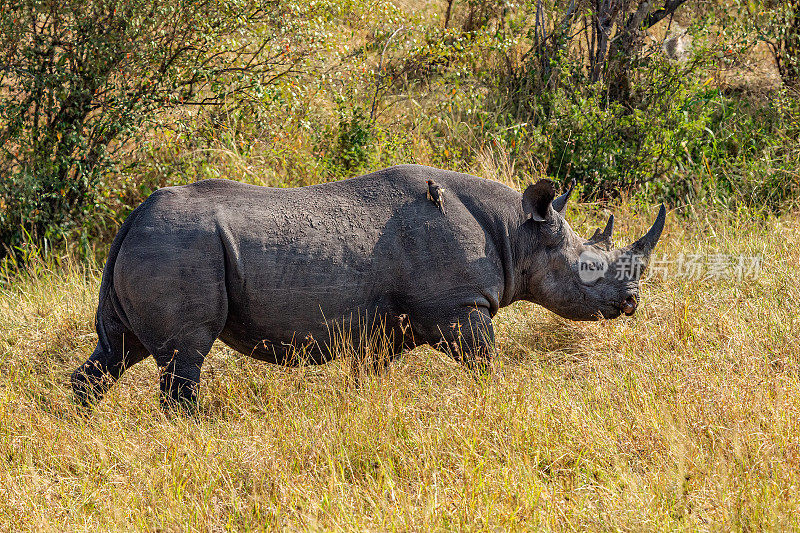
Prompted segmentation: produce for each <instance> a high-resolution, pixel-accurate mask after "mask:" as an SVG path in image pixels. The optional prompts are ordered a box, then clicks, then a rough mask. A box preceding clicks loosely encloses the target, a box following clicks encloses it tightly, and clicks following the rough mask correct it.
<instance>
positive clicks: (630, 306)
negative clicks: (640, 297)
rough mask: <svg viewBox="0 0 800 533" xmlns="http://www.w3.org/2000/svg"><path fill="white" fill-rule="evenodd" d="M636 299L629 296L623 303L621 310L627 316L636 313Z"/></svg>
mask: <svg viewBox="0 0 800 533" xmlns="http://www.w3.org/2000/svg"><path fill="white" fill-rule="evenodd" d="M636 305H637V302H636V297H635V296H628V297H627V298H625V301H624V302H622V305H621V306H620V309H621V310H622V312H623V313H625V314H626V315H632V314H633V312H634V311H636Z"/></svg>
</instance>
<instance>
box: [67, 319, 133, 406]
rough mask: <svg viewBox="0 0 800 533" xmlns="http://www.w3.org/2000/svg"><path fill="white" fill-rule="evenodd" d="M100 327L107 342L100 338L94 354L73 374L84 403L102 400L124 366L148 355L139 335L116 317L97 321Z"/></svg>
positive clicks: (76, 393) (126, 367) (78, 400)
mask: <svg viewBox="0 0 800 533" xmlns="http://www.w3.org/2000/svg"><path fill="white" fill-rule="evenodd" d="M97 328H98V333H101V338H103V337H102V336H103V335H104V336H105V339H107V345H106V346H104V343H103V342H102V340H101V341H99V342H98V343H97V347H96V348H95V349H94V352H93V353H92V355H91V357H89V359H88V360H86V362H85V363H83V364H82V365H81V366H80V367H78V368H77V369H76V370H75V371H74V372H73V373H72V376H71V382H72V390H73V393H74V394H75V399H76V400H77V402H78V403H79V404H81V405H83V406H85V407H88V406H90V405H92V404H94V403H96V402H98V401H100V400H101V399H102V397H103V395H104V394H105V393H106V392H107V391H108V389H109V388H111V386H112V385H113V384H114V383H116V382H117V380H118V379H119V378H120V377H121V376H122V374H123V372H125V370H127V369H128V368H130V367H131V366H133V365H135V364H136V363H138V362H139V361H141V360H143V359H144V358H146V357H147V356H148V355H149V354H148V351H147V349H146V348H145V347H144V346H142V343H141V342H139V339H137V338H136V336H135V335H133V334H132V333H131V332H129V331H127V330H126V329H125V327H124V326H123V325H122V324H121V323H120V322H119V321H118V320H115V317H113V316H109V317H105V320H103V321H98V325H97ZM101 328H102V332H101V331H100V329H101Z"/></svg>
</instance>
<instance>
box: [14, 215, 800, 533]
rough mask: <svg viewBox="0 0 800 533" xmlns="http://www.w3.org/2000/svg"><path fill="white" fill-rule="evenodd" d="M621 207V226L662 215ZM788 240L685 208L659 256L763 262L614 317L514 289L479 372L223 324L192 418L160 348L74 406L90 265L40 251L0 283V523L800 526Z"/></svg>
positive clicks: (88, 336) (589, 219)
mask: <svg viewBox="0 0 800 533" xmlns="http://www.w3.org/2000/svg"><path fill="white" fill-rule="evenodd" d="M613 211H614V212H615V214H616V215H617V218H618V221H619V224H618V228H619V229H618V232H619V235H617V241H618V243H625V242H630V239H631V238H633V237H634V236H636V235H640V234H641V233H642V231H643V230H644V229H645V228H646V226H647V225H648V222H650V221H651V220H652V214H653V213H652V211H649V210H646V209H641V208H639V209H637V208H636V207H635V206H634V205H633V204H632V203H630V202H627V203H623V204H621V205H618V206H616V207H614V208H613ZM599 215H600V210H599V208H597V207H596V206H580V207H578V208H576V209H573V210H572V211H571V213H570V215H569V218H570V220H571V221H572V223H573V226H574V227H575V228H576V229H578V230H579V231H580V232H582V233H585V234H589V233H590V229H591V228H592V227H594V226H596V225H598V224H599V223H600V222H601V220H600V216H599ZM798 240H800V216H798V215H797V214H791V215H786V216H784V217H781V218H777V219H776V218H770V219H767V220H760V219H757V218H755V217H753V216H752V215H749V214H747V213H745V212H742V213H740V214H738V215H733V214H730V213H728V212H722V211H720V212H710V213H706V212H701V211H699V210H698V211H695V212H689V213H684V214H683V215H680V216H679V215H677V214H675V213H672V214H671V215H670V217H669V219H668V225H667V229H666V231H665V233H664V236H663V237H662V242H660V243H659V247H658V249H657V254H661V253H663V254H667V255H668V256H669V257H672V258H674V257H676V256H677V255H678V254H679V253H681V252H684V253H703V254H705V253H715V252H718V253H725V254H744V255H747V256H750V255H756V254H762V255H763V258H764V265H763V270H762V272H761V275H760V277H759V278H758V279H757V280H755V281H743V282H738V281H736V280H720V281H714V280H708V281H692V280H687V279H683V278H678V277H675V276H671V277H668V278H667V279H666V280H661V279H657V280H651V281H649V282H648V283H646V284H645V285H644V287H643V301H642V305H641V307H640V309H639V311H637V313H636V315H635V316H634V317H632V318H622V319H618V320H615V321H609V322H602V323H573V322H569V321H565V320H562V319H559V318H557V317H555V316H554V315H552V314H551V313H549V312H547V311H545V310H543V309H541V308H538V307H536V306H533V305H525V304H515V305H514V306H512V307H510V308H506V309H504V310H502V311H501V313H500V314H499V315H498V317H497V318H496V320H495V322H496V325H497V327H496V329H497V333H498V346H499V348H500V356H499V357H498V359H497V361H496V363H495V369H494V372H493V374H492V376H491V378H490V379H488V380H485V381H483V382H479V381H475V380H474V379H473V378H472V377H471V376H470V375H468V374H467V373H466V372H465V371H464V370H463V369H462V368H461V367H459V366H458V365H456V364H455V363H453V362H452V361H450V360H449V359H447V358H446V357H445V356H443V355H440V354H438V353H437V352H433V351H431V350H429V349H425V348H421V349H417V350H415V351H414V352H412V353H410V354H408V355H407V356H405V357H404V358H403V359H402V360H400V361H399V362H397V363H395V364H394V365H393V366H392V368H391V370H390V371H389V372H388V374H386V375H385V376H383V377H382V378H369V379H367V380H366V382H364V383H363V385H362V386H361V387H360V388H355V387H354V386H353V385H352V380H351V379H349V376H348V372H347V370H346V368H347V366H346V365H343V364H340V363H333V364H329V365H326V366H322V367H315V368H301V369H293V370H292V369H284V368H280V367H275V366H270V365H267V364H263V363H259V362H257V361H254V360H250V359H248V358H247V357H244V356H241V355H238V354H236V353H234V352H232V351H231V350H229V349H228V348H226V347H224V346H222V345H219V346H216V347H215V348H214V350H213V352H212V354H211V356H210V357H209V358H208V360H207V362H206V365H205V366H204V372H203V377H202V384H201V409H200V414H199V415H198V416H197V417H196V418H183V417H180V416H168V415H165V414H164V412H162V411H161V409H160V408H159V406H158V400H157V369H156V367H155V364H154V362H153V361H152V359H148V360H146V361H145V362H143V363H140V364H139V365H137V366H135V367H134V368H132V369H131V370H129V371H128V373H126V374H125V376H124V377H123V379H122V380H121V382H120V383H119V384H117V386H115V387H114V388H113V389H112V391H111V392H110V393H109V395H108V396H107V397H106V398H105V399H104V400H103V402H102V403H101V404H100V405H99V406H98V407H97V409H96V410H95V411H94V412H92V413H91V414H88V415H83V414H81V413H80V411H79V410H78V409H77V408H76V407H75V406H74V405H73V404H72V401H71V395H70V390H69V386H68V376H69V373H70V372H71V371H72V370H73V369H74V368H75V367H76V366H77V365H78V364H79V363H81V362H82V361H83V360H84V359H85V358H86V357H87V356H88V354H89V353H90V352H91V350H92V349H93V347H94V344H95V341H96V336H95V334H94V331H93V326H92V320H93V313H94V306H95V299H96V293H97V287H98V285H99V273H98V272H97V270H95V269H85V268H83V267H80V266H79V265H77V264H76V263H75V262H74V261H64V262H63V264H62V265H61V266H60V267H58V268H53V269H49V268H47V266H46V265H43V264H36V263H35V262H34V263H33V264H32V266H31V267H30V272H21V273H18V274H17V275H16V277H15V278H14V279H13V280H8V279H7V280H6V283H5V284H3V285H0V287H1V288H0V530H8V531H81V530H87V531H99V530H134V529H135V530H147V531H220V530H232V531H252V530H274V529H289V530H302V531H306V530H348V531H349V530H381V531H383V530H400V531H427V530H467V531H469V530H540V529H546V530H620V529H622V530H636V531H638V530H674V529H700V530H764V529H767V530H786V529H797V528H800V519H799V518H798V516H800V513H799V512H798V511H800V488H798V487H800V431H799V429H800V427H799V424H800V422H798V421H800V412H798V411H800V381H799V375H798V355H799V354H800V351H798V346H797V343H796V339H797V335H796V332H797V331H798V330H800V327H798V326H800V324H798V318H797V308H798V306H797V302H798V301H799V300H800V294H799V292H800V291H798V282H800V273H798V270H797V268H796V265H797V264H798V261H800V254H799V253H798V249H797V247H796V245H795V243H797V242H798Z"/></svg>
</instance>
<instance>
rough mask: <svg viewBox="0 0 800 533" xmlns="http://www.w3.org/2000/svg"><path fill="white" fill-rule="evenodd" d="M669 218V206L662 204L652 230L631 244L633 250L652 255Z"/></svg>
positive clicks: (637, 252) (640, 253) (644, 254)
mask: <svg viewBox="0 0 800 533" xmlns="http://www.w3.org/2000/svg"><path fill="white" fill-rule="evenodd" d="M666 219H667V208H666V207H664V204H661V208H660V209H659V210H658V216H657V217H656V221H655V222H654V223H653V226H652V227H651V228H650V230H649V231H648V232H647V233H646V234H645V235H644V237H642V238H641V239H639V240H638V241H636V242H635V243H633V244H632V245H631V250H632V251H633V253H635V254H639V255H643V256H645V257H647V256H649V255H650V252H652V251H653V248H655V246H656V243H657V242H658V238H659V237H661V232H662V231H664V221H666Z"/></svg>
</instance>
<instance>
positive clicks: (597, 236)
mask: <svg viewBox="0 0 800 533" xmlns="http://www.w3.org/2000/svg"><path fill="white" fill-rule="evenodd" d="M572 185H573V186H574V181H573V184H572ZM571 193H572V186H570V188H569V190H568V191H567V192H566V193H564V194H563V195H561V196H559V197H556V196H555V186H554V183H553V182H552V181H551V180H539V181H538V182H537V183H536V184H534V185H531V186H530V187H528V188H527V189H526V190H525V192H524V193H523V195H522V205H523V211H524V218H525V221H524V223H523V225H522V229H521V231H522V232H523V235H524V236H523V238H524V240H525V241H526V242H527V243H529V245H530V247H525V248H526V249H527V250H528V252H527V254H526V255H527V257H525V258H522V261H523V263H524V268H523V269H522V278H523V279H522V284H523V293H524V295H523V299H526V300H529V301H532V302H534V303H537V304H539V305H542V306H544V307H546V308H547V309H549V310H551V311H553V312H554V313H556V314H558V315H560V316H562V317H564V318H568V319H571V320H601V319H603V318H616V317H618V316H619V315H621V314H623V313H624V314H626V315H632V314H633V313H634V312H635V311H636V307H637V306H638V303H639V278H640V277H641V275H642V272H643V271H644V269H645V267H646V266H647V262H648V259H649V257H650V254H651V253H652V251H653V248H654V247H655V245H656V242H658V238H659V237H660V236H661V231H662V230H663V229H664V221H665V219H666V209H665V208H664V206H663V205H662V206H661V209H660V210H659V212H658V216H657V217H656V221H655V223H654V224H653V226H652V227H651V228H650V230H649V231H648V232H647V234H645V235H644V236H643V237H642V238H640V239H639V240H637V241H636V242H634V243H633V244H630V245H628V246H625V247H623V248H614V245H613V241H612V239H611V234H612V231H613V229H614V216H613V215H611V217H610V218H609V219H608V223H607V224H606V227H605V229H604V230H602V231H601V230H599V229H598V230H597V231H595V233H594V235H592V236H591V237H589V238H588V239H586V238H583V237H581V236H579V235H578V234H576V233H575V232H574V231H573V230H572V228H571V227H570V225H569V224H568V223H567V221H566V220H565V219H564V213H565V211H566V205H567V200H568V199H569V197H570V194H571Z"/></svg>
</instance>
